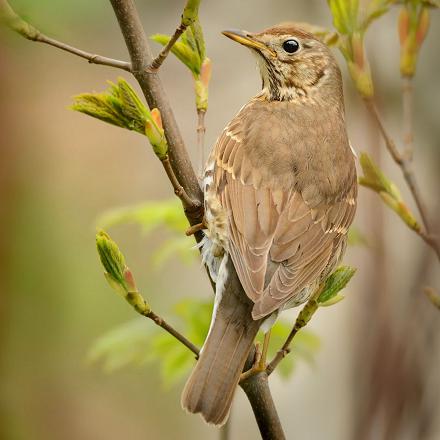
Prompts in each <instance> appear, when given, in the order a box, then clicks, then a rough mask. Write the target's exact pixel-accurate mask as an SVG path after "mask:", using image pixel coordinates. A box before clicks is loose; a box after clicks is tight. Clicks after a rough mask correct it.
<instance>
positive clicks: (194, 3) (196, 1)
mask: <svg viewBox="0 0 440 440" xmlns="http://www.w3.org/2000/svg"><path fill="white" fill-rule="evenodd" d="M200 2H201V0H187V2H186V5H185V8H184V9H183V14H182V24H184V25H187V26H188V25H190V24H191V23H194V21H195V20H197V18H198V15H199V6H200Z"/></svg>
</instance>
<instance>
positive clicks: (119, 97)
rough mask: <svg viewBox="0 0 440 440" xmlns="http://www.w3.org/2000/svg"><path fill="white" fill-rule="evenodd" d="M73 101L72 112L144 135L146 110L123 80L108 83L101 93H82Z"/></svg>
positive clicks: (147, 115)
mask: <svg viewBox="0 0 440 440" xmlns="http://www.w3.org/2000/svg"><path fill="white" fill-rule="evenodd" d="M73 99H74V101H73V104H72V106H71V109H72V110H75V111H78V112H81V113H84V114H87V115H89V116H92V117H94V118H97V119H100V120H101V121H104V122H107V123H109V124H112V125H116V126H117V127H121V128H126V129H128V130H134V131H136V132H138V133H141V134H143V135H145V120H146V119H147V118H148V117H149V111H148V108H147V107H146V106H145V104H144V103H143V102H142V101H141V99H140V98H139V97H138V95H137V94H136V92H135V91H134V90H133V88H132V87H131V86H130V85H129V84H128V83H127V82H126V81H125V80H124V79H123V78H118V82H117V84H114V83H112V82H111V81H109V88H108V89H107V90H106V91H105V92H103V93H82V94H80V95H77V96H74V98H73Z"/></svg>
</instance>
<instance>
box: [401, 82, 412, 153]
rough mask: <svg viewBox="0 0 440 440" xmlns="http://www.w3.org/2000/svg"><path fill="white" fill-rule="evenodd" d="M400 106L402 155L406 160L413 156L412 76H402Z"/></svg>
mask: <svg viewBox="0 0 440 440" xmlns="http://www.w3.org/2000/svg"><path fill="white" fill-rule="evenodd" d="M402 106H403V121H402V122H403V144H404V146H405V150H404V155H405V157H406V158H407V159H408V160H412V158H413V141H414V130H413V82H412V77H409V76H404V77H402Z"/></svg>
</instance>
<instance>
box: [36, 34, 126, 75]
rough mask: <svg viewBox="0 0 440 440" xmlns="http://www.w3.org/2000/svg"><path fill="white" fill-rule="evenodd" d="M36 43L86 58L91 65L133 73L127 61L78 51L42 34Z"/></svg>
mask: <svg viewBox="0 0 440 440" xmlns="http://www.w3.org/2000/svg"><path fill="white" fill-rule="evenodd" d="M34 41H37V42H39V43H45V44H49V45H50V46H53V47H57V48H58V49H61V50H64V51H66V52H70V53H72V54H74V55H77V56H79V57H81V58H85V59H86V60H88V62H89V63H90V64H100V65H102V66H109V67H115V68H117V69H122V70H125V71H127V72H131V64H130V63H128V62H127V61H119V60H114V59H112V58H107V57H104V56H101V55H96V54H92V53H89V52H85V51H83V50H81V49H77V48H76V47H73V46H69V45H68V44H65V43H62V42H61V41H57V40H54V39H53V38H50V37H48V36H46V35H44V34H42V33H40V34H39V36H38V38H36V39H35V40H34Z"/></svg>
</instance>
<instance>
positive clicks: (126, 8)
mask: <svg viewBox="0 0 440 440" xmlns="http://www.w3.org/2000/svg"><path fill="white" fill-rule="evenodd" d="M110 2H111V4H112V6H113V10H114V12H115V15H116V17H117V19H118V22H119V26H120V28H121V32H122V35H123V37H124V39H125V43H126V45H127V49H128V52H129V54H130V59H131V64H132V73H133V75H134V76H135V77H136V79H137V81H138V82H139V85H140V87H141V89H142V92H143V93H144V96H145V99H146V100H147V103H148V105H149V107H150V108H158V109H159V110H160V114H161V117H162V123H163V126H164V129H165V136H166V138H167V142H168V154H169V158H170V164H171V168H172V170H173V172H174V174H175V176H176V178H177V180H178V182H179V184H180V185H181V186H182V187H183V189H184V190H185V191H186V193H187V194H188V196H189V197H190V198H191V199H192V200H195V201H198V202H199V203H200V205H199V206H198V208H197V209H195V210H194V211H190V212H186V214H187V217H188V220H189V222H190V224H191V225H194V224H197V223H200V222H201V221H202V217H203V209H202V201H203V194H202V191H201V189H200V187H199V184H198V181H197V177H196V175H195V173H194V170H193V167H192V165H191V162H190V160H189V156H188V153H187V151H186V148H185V144H184V142H183V139H182V136H181V133H180V131H179V128H178V126H177V123H176V120H175V118H174V114H173V111H172V109H171V106H170V103H169V100H168V98H167V96H166V93H165V90H164V89H163V86H162V82H161V80H160V78H159V76H158V74H157V72H149V71H147V67H148V66H149V65H150V64H151V62H152V60H153V57H152V53H151V49H150V47H149V44H148V39H147V36H146V35H145V31H144V29H143V27H142V24H141V21H140V18H139V14H138V12H137V10H136V7H135V5H134V2H133V0H110ZM196 239H197V240H200V239H201V235H200V234H198V235H197V236H196Z"/></svg>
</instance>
